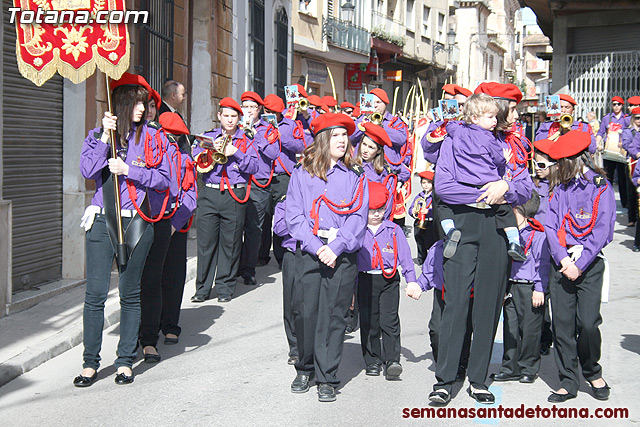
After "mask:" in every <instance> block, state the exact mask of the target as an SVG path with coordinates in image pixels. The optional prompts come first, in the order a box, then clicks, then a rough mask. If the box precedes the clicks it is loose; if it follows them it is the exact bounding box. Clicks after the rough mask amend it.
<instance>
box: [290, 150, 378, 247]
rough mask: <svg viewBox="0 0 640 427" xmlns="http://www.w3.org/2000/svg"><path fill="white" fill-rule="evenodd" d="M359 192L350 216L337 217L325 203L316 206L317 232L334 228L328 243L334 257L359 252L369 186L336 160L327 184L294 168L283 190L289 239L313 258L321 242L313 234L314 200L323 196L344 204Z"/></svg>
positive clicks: (365, 218)
mask: <svg viewBox="0 0 640 427" xmlns="http://www.w3.org/2000/svg"><path fill="white" fill-rule="evenodd" d="M360 189H362V193H360V194H359V195H358V198H357V200H356V202H355V204H354V205H353V206H351V207H350V208H351V209H354V208H356V207H357V206H358V205H360V207H359V208H358V209H357V210H356V211H355V212H353V213H350V214H346V215H340V214H336V213H334V212H333V211H332V210H331V209H329V208H328V207H327V204H326V202H321V203H320V202H318V203H316V208H317V213H318V224H319V228H320V229H321V230H330V229H331V228H334V229H337V235H336V238H335V239H334V240H332V241H331V242H329V243H328V246H329V248H331V250H332V251H333V253H334V254H336V255H337V256H340V254H342V253H343V252H351V253H352V252H356V251H357V250H358V249H360V246H361V244H362V239H363V237H364V233H365V229H366V227H367V219H368V216H369V187H368V185H367V178H366V177H365V176H364V173H362V174H361V175H358V174H357V173H355V172H354V171H353V170H352V169H347V167H346V166H345V165H344V163H342V161H338V163H337V164H336V165H335V166H334V167H332V168H330V169H329V170H328V171H327V181H326V182H325V181H323V180H322V179H321V178H319V177H317V176H311V175H310V174H309V173H308V172H307V171H306V170H305V169H304V168H303V167H302V166H296V167H295V168H294V169H293V173H292V174H291V180H290V181H289V188H288V190H287V204H286V209H285V212H286V222H287V228H288V229H289V231H290V234H291V236H292V237H293V238H294V239H295V240H297V241H299V242H300V245H301V248H302V250H303V251H306V252H308V253H310V254H313V255H315V254H316V253H317V252H318V249H320V248H321V247H322V246H323V245H324V243H323V241H322V240H320V238H319V237H317V236H316V235H314V234H313V227H314V219H312V218H311V210H312V208H313V204H314V201H315V200H316V199H318V198H319V197H320V196H322V195H324V196H325V197H327V198H328V199H329V200H331V201H332V202H334V203H338V204H344V203H347V202H350V201H351V200H353V199H354V197H355V196H356V194H357V193H358V191H359V190H360Z"/></svg>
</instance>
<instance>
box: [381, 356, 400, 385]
mask: <svg viewBox="0 0 640 427" xmlns="http://www.w3.org/2000/svg"><path fill="white" fill-rule="evenodd" d="M401 373H402V365H401V364H400V362H396V361H394V360H392V361H389V362H387V367H386V369H385V372H384V377H385V379H386V380H387V381H393V380H397V379H399V378H400V374H401Z"/></svg>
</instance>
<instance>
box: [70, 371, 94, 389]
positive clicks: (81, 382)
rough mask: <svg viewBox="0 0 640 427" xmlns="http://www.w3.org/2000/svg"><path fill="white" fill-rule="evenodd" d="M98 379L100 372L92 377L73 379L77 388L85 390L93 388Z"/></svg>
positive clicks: (80, 376) (79, 376)
mask: <svg viewBox="0 0 640 427" xmlns="http://www.w3.org/2000/svg"><path fill="white" fill-rule="evenodd" d="M97 379H98V371H95V372H94V373H93V375H91V376H90V377H84V376H82V375H78V376H77V377H75V378H74V379H73V385H74V386H76V387H80V388H84V387H91V386H92V385H93V383H94V382H96V380H97Z"/></svg>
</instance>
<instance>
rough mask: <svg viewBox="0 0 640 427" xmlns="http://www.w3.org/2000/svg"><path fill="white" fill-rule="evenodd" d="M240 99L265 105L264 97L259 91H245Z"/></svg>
mask: <svg viewBox="0 0 640 427" xmlns="http://www.w3.org/2000/svg"><path fill="white" fill-rule="evenodd" d="M240 101H253V102H255V103H256V104H258V105H264V101H263V100H262V97H260V95H258V94H257V93H255V92H251V91H247V92H243V93H242V95H240Z"/></svg>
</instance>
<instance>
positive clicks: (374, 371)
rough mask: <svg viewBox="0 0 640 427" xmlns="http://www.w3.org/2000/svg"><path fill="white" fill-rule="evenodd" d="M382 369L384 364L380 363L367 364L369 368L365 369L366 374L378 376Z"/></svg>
mask: <svg viewBox="0 0 640 427" xmlns="http://www.w3.org/2000/svg"><path fill="white" fill-rule="evenodd" d="M381 370H382V366H380V364H379V363H372V364H371V365H367V368H366V369H365V370H364V374H365V375H369V376H370V377H378V376H380V371H381Z"/></svg>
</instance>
